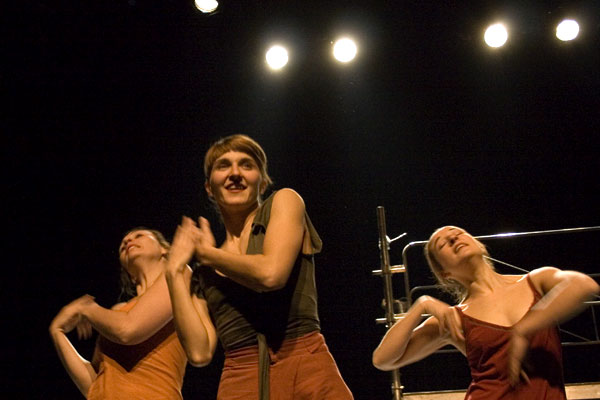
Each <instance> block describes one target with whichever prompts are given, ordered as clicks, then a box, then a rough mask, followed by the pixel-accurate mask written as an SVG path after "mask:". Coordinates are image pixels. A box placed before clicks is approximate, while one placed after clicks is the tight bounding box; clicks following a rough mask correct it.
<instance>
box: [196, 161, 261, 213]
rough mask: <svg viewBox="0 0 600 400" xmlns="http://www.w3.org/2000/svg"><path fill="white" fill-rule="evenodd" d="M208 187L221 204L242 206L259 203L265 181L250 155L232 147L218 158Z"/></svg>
mask: <svg viewBox="0 0 600 400" xmlns="http://www.w3.org/2000/svg"><path fill="white" fill-rule="evenodd" d="M205 188H206V192H207V193H208V195H209V196H211V197H212V198H213V199H214V200H215V201H216V202H217V204H218V205H219V206H220V207H221V208H223V207H225V208H228V207H235V208H239V207H247V206H249V205H254V204H256V203H258V201H259V199H260V195H261V194H262V193H263V192H264V190H265V182H264V180H263V179H262V176H261V173H260V170H259V168H258V164H257V163H256V161H255V160H254V159H253V158H252V157H251V156H250V155H248V154H246V153H243V152H240V151H228V152H227V153H225V154H223V155H222V156H221V157H219V158H217V159H216V160H215V162H214V164H213V167H212V170H211V172H210V177H209V179H208V180H207V181H206V183H205Z"/></svg>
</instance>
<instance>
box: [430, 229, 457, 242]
mask: <svg viewBox="0 0 600 400" xmlns="http://www.w3.org/2000/svg"><path fill="white" fill-rule="evenodd" d="M454 230H456V228H452V227H450V228H448V231H454ZM439 240H440V237H439V236H438V237H436V238H435V240H434V241H433V246H434V247H437V243H438V241H439Z"/></svg>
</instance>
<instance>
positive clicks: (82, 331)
mask: <svg viewBox="0 0 600 400" xmlns="http://www.w3.org/2000/svg"><path fill="white" fill-rule="evenodd" d="M77 337H78V338H79V339H80V340H82V339H89V338H90V337H92V324H90V323H89V321H81V322H80V323H79V324H77Z"/></svg>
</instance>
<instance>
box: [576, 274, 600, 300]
mask: <svg viewBox="0 0 600 400" xmlns="http://www.w3.org/2000/svg"><path fill="white" fill-rule="evenodd" d="M573 284H574V285H575V287H578V288H579V290H581V293H582V294H583V295H584V297H585V298H586V300H587V299H589V298H592V297H593V296H598V295H599V294H600V286H599V285H598V284H597V283H596V281H595V280H594V279H593V278H591V277H589V276H587V275H583V274H582V275H580V276H578V278H577V279H575V282H573Z"/></svg>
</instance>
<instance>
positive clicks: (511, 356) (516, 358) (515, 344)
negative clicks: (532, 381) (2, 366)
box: [507, 331, 529, 386]
mask: <svg viewBox="0 0 600 400" xmlns="http://www.w3.org/2000/svg"><path fill="white" fill-rule="evenodd" d="M528 346H529V341H528V340H527V339H526V338H525V337H524V336H522V335H520V334H518V333H516V332H515V331H513V334H512V336H511V342H510V347H509V351H508V366H507V367H508V380H509V382H510V384H511V385H512V386H516V385H518V384H519V381H520V379H521V378H522V379H523V380H524V381H525V382H527V383H529V377H528V376H527V374H526V373H525V371H523V365H522V363H523V359H524V358H525V354H526V353H527V348H528Z"/></svg>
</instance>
